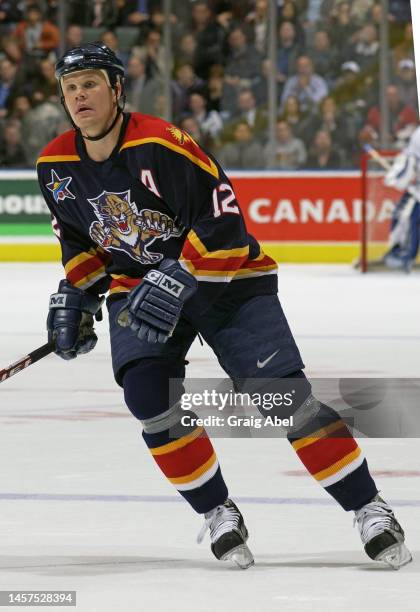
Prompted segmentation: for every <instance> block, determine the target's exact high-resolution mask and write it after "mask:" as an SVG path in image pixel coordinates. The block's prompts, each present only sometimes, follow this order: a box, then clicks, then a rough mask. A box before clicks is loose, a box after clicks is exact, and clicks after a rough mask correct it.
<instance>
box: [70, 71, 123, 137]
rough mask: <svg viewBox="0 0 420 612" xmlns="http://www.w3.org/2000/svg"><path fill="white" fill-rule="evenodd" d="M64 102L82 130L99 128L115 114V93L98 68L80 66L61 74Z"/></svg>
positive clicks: (90, 132) (100, 129)
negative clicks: (63, 75)
mask: <svg viewBox="0 0 420 612" xmlns="http://www.w3.org/2000/svg"><path fill="white" fill-rule="evenodd" d="M62 89H63V94H64V99H65V102H66V106H67V108H68V110H69V112H70V115H71V117H72V119H73V121H74V123H75V124H76V125H77V127H79V128H80V129H81V131H82V133H86V134H88V135H92V134H94V133H98V132H100V131H102V130H103V129H104V128H106V127H107V125H108V124H109V123H110V121H112V119H113V117H114V115H115V107H116V102H115V93H114V92H113V90H112V88H111V87H110V85H109V83H108V81H107V79H106V76H105V75H104V74H103V73H102V72H101V71H100V70H81V71H80V72H74V73H72V74H69V75H67V76H65V77H64V78H63V81H62Z"/></svg>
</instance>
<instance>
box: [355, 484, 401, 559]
mask: <svg viewBox="0 0 420 612" xmlns="http://www.w3.org/2000/svg"><path fill="white" fill-rule="evenodd" d="M355 515H356V516H355V519H354V523H356V522H357V526H358V528H359V532H360V537H361V539H362V542H363V544H364V546H365V551H366V554H367V555H368V556H369V557H370V558H371V559H373V560H374V561H380V562H382V563H386V564H388V565H390V566H391V567H392V568H393V569H396V570H397V569H399V568H400V567H403V566H404V565H407V563H410V561H412V556H411V553H410V551H409V550H408V548H407V547H406V545H405V544H404V531H403V529H402V527H401V525H400V524H399V522H398V521H397V519H396V518H395V515H394V513H393V511H392V508H391V507H390V506H389V505H388V504H387V503H386V502H385V501H384V500H383V499H382V498H381V497H380V496H379V495H376V496H375V497H374V498H373V499H372V501H371V502H369V503H368V504H365V505H364V506H363V507H362V508H360V510H357V511H356V512H355Z"/></svg>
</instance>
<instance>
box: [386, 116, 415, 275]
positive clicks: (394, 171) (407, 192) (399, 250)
mask: <svg viewBox="0 0 420 612" xmlns="http://www.w3.org/2000/svg"><path fill="white" fill-rule="evenodd" d="M384 183H385V185H387V186H388V187H394V188H395V189H398V190H399V191H403V192H404V193H403V195H402V197H401V199H400V200H399V202H398V203H397V205H396V207H395V211H394V213H393V216H392V221H391V233H390V237H389V250H388V252H387V254H386V255H385V257H384V263H385V264H386V265H387V266H388V267H389V268H393V269H402V270H405V271H406V272H409V271H410V270H411V268H412V266H413V264H414V262H415V260H416V257H417V253H418V250H419V241H420V203H419V200H420V127H417V128H416V129H415V130H414V132H413V134H412V135H411V138H410V141H409V143H408V145H407V147H406V148H405V149H404V150H403V151H402V152H401V153H400V154H399V155H397V157H396V158H395V160H394V163H393V164H392V166H391V168H390V170H389V171H388V172H387V173H386V175H385V179H384Z"/></svg>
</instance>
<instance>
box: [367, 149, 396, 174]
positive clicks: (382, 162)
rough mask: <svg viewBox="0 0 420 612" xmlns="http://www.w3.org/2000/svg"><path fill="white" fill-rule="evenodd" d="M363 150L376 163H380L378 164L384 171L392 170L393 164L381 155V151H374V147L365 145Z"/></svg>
mask: <svg viewBox="0 0 420 612" xmlns="http://www.w3.org/2000/svg"><path fill="white" fill-rule="evenodd" d="M363 150H364V151H366V153H367V154H368V155H369V156H370V157H371V158H372V159H374V160H375V161H377V162H378V164H379V165H380V166H381V167H382V168H383V169H384V170H390V169H391V164H390V163H389V161H388V160H387V159H386V158H385V157H383V155H381V154H380V153H379V151H377V150H376V149H374V148H373V147H372V145H370V144H365V145H364V146H363Z"/></svg>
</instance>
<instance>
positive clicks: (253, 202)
mask: <svg viewBox="0 0 420 612" xmlns="http://www.w3.org/2000/svg"><path fill="white" fill-rule="evenodd" d="M229 178H230V179H231V180H232V182H233V184H234V187H235V191H236V194H237V197H238V201H239V202H240V205H241V209H242V211H243V213H244V216H245V219H246V222H247V227H248V230H249V232H250V233H251V234H253V235H254V236H255V237H256V238H257V239H258V240H259V241H260V242H261V243H262V245H263V248H264V250H265V252H266V253H267V254H269V255H271V256H273V257H274V258H275V259H276V260H277V261H282V262H292V263H350V262H352V261H354V260H355V259H356V258H357V257H358V256H359V242H360V224H361V214H362V198H361V181H360V173H359V172H358V171H338V172H312V171H305V172H286V171H285V172H283V171H276V172H271V171H267V172H264V171H260V172H233V171H232V172H229ZM0 184H1V189H0V261H57V260H58V259H59V257H60V254H59V247H58V245H57V241H56V239H55V238H54V237H53V235H52V232H51V229H50V226H49V213H48V209H47V207H46V205H45V202H44V200H43V198H42V196H41V194H40V191H39V188H38V184H37V181H36V173H35V172H33V171H29V170H28V171H0ZM385 208H386V209H385V213H384V211H382V213H381V211H378V214H381V218H380V219H379V222H380V223H381V224H382V225H383V227H384V232H383V236H384V237H385V238H386V234H387V227H388V223H389V215H390V208H389V203H388V206H387V207H385ZM384 244H386V239H385V240H382V241H381V243H378V245H377V246H378V248H379V250H383V247H384Z"/></svg>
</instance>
